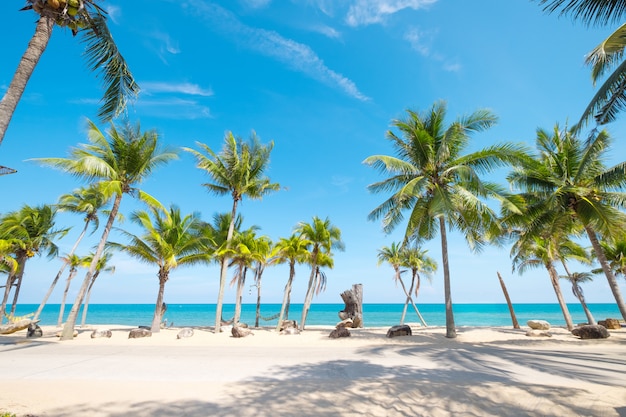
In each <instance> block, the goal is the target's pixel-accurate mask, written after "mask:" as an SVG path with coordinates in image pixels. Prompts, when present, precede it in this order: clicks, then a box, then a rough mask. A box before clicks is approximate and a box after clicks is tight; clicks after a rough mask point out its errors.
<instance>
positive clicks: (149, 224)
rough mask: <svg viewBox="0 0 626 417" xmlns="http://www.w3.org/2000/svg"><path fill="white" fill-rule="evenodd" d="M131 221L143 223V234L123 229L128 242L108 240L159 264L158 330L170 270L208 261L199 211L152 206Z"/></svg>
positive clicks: (155, 324)
mask: <svg viewBox="0 0 626 417" xmlns="http://www.w3.org/2000/svg"><path fill="white" fill-rule="evenodd" d="M131 221H132V222H133V223H136V224H137V225H139V226H140V227H141V229H142V232H143V233H142V235H141V236H137V235H134V234H132V233H129V232H127V231H121V233H122V235H123V236H125V237H127V238H128V239H129V243H127V244H121V243H117V242H109V244H108V246H109V247H112V248H115V249H118V250H122V251H124V252H126V253H127V254H129V255H130V256H131V257H133V258H135V259H138V260H140V261H142V262H144V263H147V264H155V265H157V266H158V268H159V270H158V273H157V276H158V278H159V291H158V294H157V300H156V304H155V309H154V317H153V319H152V326H151V330H152V331H153V332H158V331H160V329H161V321H162V316H163V296H164V294H165V284H166V283H167V281H168V279H169V277H170V272H171V271H172V270H173V269H175V268H178V267H179V266H183V265H193V264H196V263H199V262H204V261H205V257H204V253H203V252H202V249H203V242H202V235H201V234H200V231H199V228H200V226H201V222H200V215H199V214H198V213H192V214H188V215H186V216H184V217H183V216H182V215H181V213H180V209H179V208H178V207H176V206H172V207H170V209H169V211H162V210H160V209H159V208H151V210H150V213H149V212H147V211H138V212H134V213H133V214H132V216H131Z"/></svg>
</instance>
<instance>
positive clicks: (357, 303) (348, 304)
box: [338, 284, 363, 329]
mask: <svg viewBox="0 0 626 417" xmlns="http://www.w3.org/2000/svg"><path fill="white" fill-rule="evenodd" d="M340 295H341V298H342V299H343V302H344V303H345V307H344V308H343V310H341V311H340V312H339V313H338V314H339V318H340V319H341V320H344V321H345V320H346V319H350V320H351V323H350V327H351V328H353V329H356V328H359V327H363V284H354V285H353V286H352V289H350V290H346V291H344V292H342V293H341V294H340Z"/></svg>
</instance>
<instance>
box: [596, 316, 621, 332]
mask: <svg viewBox="0 0 626 417" xmlns="http://www.w3.org/2000/svg"><path fill="white" fill-rule="evenodd" d="M598 324H599V325H600V326H604V327H606V328H607V329H609V330H617V329H621V328H622V325H621V323H620V322H619V320H618V319H606V320H600V321H599V322H598Z"/></svg>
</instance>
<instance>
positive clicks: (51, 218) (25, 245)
mask: <svg viewBox="0 0 626 417" xmlns="http://www.w3.org/2000/svg"><path fill="white" fill-rule="evenodd" d="M55 216H56V210H55V209H54V208H53V207H52V206H49V205H41V206H36V207H31V206H29V205H24V206H22V208H20V209H19V210H17V211H13V212H10V213H7V214H5V215H4V216H2V217H1V218H0V239H3V240H5V241H8V242H9V243H10V244H11V246H12V247H11V249H10V251H11V252H10V253H12V254H13V258H14V259H15V261H16V262H17V268H15V269H14V270H13V271H11V272H10V273H9V274H8V277H7V282H6V286H5V289H4V296H3V299H2V306H0V323H1V322H2V319H3V317H4V313H5V312H6V305H7V302H8V299H9V293H10V292H11V288H12V287H15V293H14V295H13V303H12V305H11V313H10V314H13V313H14V312H15V307H16V304H17V300H18V297H19V292H20V287H21V284H22V278H23V277H24V269H25V267H26V262H27V261H28V259H30V258H32V257H33V256H35V255H37V254H42V253H45V254H46V256H48V257H49V258H52V257H54V256H56V255H57V253H58V247H57V245H56V244H55V243H54V240H55V239H57V238H60V237H63V236H64V235H65V234H66V233H67V229H54V226H55Z"/></svg>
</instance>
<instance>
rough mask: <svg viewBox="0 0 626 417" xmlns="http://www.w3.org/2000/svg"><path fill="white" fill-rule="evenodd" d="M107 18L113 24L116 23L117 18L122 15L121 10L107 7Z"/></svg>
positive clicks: (116, 7)
mask: <svg viewBox="0 0 626 417" xmlns="http://www.w3.org/2000/svg"><path fill="white" fill-rule="evenodd" d="M106 12H107V17H108V18H109V19H111V21H112V22H113V23H115V24H117V23H118V20H119V16H120V15H121V14H122V10H121V9H120V8H119V7H118V6H112V5H110V4H109V5H107V7H106Z"/></svg>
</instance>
